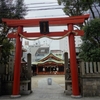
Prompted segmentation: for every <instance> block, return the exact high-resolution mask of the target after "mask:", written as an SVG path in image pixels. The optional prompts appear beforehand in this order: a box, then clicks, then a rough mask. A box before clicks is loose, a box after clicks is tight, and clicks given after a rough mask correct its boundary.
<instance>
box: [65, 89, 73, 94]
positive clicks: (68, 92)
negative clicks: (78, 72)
mask: <svg viewBox="0 0 100 100" xmlns="http://www.w3.org/2000/svg"><path fill="white" fill-rule="evenodd" d="M64 93H65V94H66V95H71V94H72V91H69V90H65V91H64Z"/></svg>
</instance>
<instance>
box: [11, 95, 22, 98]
mask: <svg viewBox="0 0 100 100" xmlns="http://www.w3.org/2000/svg"><path fill="white" fill-rule="evenodd" d="M10 97H11V98H19V97H21V95H11V96H10Z"/></svg>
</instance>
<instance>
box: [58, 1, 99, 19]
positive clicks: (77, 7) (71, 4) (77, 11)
mask: <svg viewBox="0 0 100 100" xmlns="http://www.w3.org/2000/svg"><path fill="white" fill-rule="evenodd" d="M97 3H98V6H99V5H100V0H58V4H59V5H63V6H64V8H63V11H64V12H65V14H66V15H68V16H77V15H83V14H84V13H85V12H86V11H87V10H88V9H90V11H91V13H92V16H93V18H96V16H95V14H94V11H93V9H92V6H94V7H95V9H96V10H97V12H98V14H99V15H100V12H99V11H98V9H97V6H96V4H97Z"/></svg>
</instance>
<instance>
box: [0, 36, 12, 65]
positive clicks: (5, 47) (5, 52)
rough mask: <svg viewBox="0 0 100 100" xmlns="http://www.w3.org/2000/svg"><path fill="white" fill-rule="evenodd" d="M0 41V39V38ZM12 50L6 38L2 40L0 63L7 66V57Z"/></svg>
mask: <svg viewBox="0 0 100 100" xmlns="http://www.w3.org/2000/svg"><path fill="white" fill-rule="evenodd" d="M0 39H1V37H0ZM13 48H14V46H13V43H11V42H9V40H8V39H7V38H5V39H3V41H2V47H1V59H0V63H3V64H7V63H8V60H9V56H10V55H11V52H10V51H11V50H12V49H13Z"/></svg>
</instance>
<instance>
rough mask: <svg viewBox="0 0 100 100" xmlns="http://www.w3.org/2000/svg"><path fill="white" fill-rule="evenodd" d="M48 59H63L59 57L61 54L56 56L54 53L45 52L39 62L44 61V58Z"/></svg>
mask: <svg viewBox="0 0 100 100" xmlns="http://www.w3.org/2000/svg"><path fill="white" fill-rule="evenodd" d="M48 59H49V60H50V59H54V60H56V61H63V59H62V58H61V56H57V55H55V54H53V53H49V54H47V55H46V56H45V57H43V58H42V59H41V60H40V61H39V62H41V61H46V60H48Z"/></svg>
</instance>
